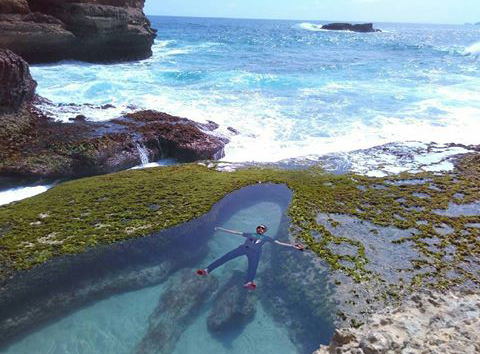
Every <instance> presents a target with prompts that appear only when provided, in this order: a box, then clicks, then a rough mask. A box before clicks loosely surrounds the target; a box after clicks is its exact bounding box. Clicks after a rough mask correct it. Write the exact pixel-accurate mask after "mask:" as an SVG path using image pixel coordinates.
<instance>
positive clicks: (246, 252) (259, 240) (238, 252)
mask: <svg viewBox="0 0 480 354" xmlns="http://www.w3.org/2000/svg"><path fill="white" fill-rule="evenodd" d="M242 236H243V237H246V238H247V239H246V240H245V243H244V244H243V245H241V246H239V247H237V248H235V249H234V250H232V251H230V252H228V253H226V254H225V255H223V256H222V257H220V258H219V259H217V260H216V261H214V262H213V263H212V264H210V265H209V266H208V267H207V270H208V272H209V273H210V272H211V271H213V270H214V269H215V268H218V267H220V266H221V265H222V264H224V263H226V262H228V261H230V260H232V259H234V258H237V257H240V256H247V258H248V270H247V277H246V279H245V280H246V282H250V281H253V279H254V278H255V275H256V274H257V267H258V262H259V261H260V255H261V254H262V246H263V245H264V244H265V243H267V242H272V243H273V242H275V240H274V239H273V238H271V237H269V236H265V235H260V234H252V233H246V232H244V233H243V234H242Z"/></svg>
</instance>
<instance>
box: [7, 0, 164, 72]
mask: <svg viewBox="0 0 480 354" xmlns="http://www.w3.org/2000/svg"><path fill="white" fill-rule="evenodd" d="M143 6H144V0H66V1H65V0H28V1H26V0H2V3H1V4H0V32H1V33H2V36H0V48H8V49H11V50H13V51H14V52H16V53H17V54H19V55H21V56H22V57H23V58H25V60H27V61H28V62H30V63H41V62H52V61H58V60H63V59H77V60H85V61H94V62H98V61H123V60H137V59H144V58H148V57H150V56H151V55H152V51H151V46H152V44H153V40H154V38H155V31H154V30H153V29H152V28H151V26H150V22H149V20H148V19H147V18H146V17H145V15H144V13H143Z"/></svg>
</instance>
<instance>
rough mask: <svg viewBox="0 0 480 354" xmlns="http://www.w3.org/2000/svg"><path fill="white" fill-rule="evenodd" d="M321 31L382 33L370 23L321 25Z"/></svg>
mask: <svg viewBox="0 0 480 354" xmlns="http://www.w3.org/2000/svg"><path fill="white" fill-rule="evenodd" d="M322 29H326V30H331V31H352V32H362V33H368V32H382V31H381V30H379V29H375V28H373V24H372V23H362V24H356V25H352V24H351V23H330V24H328V25H323V26H322Z"/></svg>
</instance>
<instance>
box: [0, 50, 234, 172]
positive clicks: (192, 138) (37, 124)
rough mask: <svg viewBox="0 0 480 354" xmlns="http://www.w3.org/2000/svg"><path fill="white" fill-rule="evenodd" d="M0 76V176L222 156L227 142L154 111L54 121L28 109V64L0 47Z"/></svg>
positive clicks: (209, 127) (208, 128) (31, 86)
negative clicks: (96, 119) (107, 118)
mask: <svg viewBox="0 0 480 354" xmlns="http://www.w3.org/2000/svg"><path fill="white" fill-rule="evenodd" d="M0 78H2V80H1V84H0V123H1V125H2V130H1V131H0V176H4V177H8V176H30V177H80V176H88V175H95V174H103V173H109V172H115V171H120V170H124V169H128V168H130V167H133V166H135V165H139V164H141V163H146V162H149V161H156V160H158V159H160V158H166V157H170V158H175V159H177V160H178V161H181V162H192V161H196V160H204V159H219V158H221V157H223V155H224V146H225V144H226V143H227V142H228V140H227V139H226V138H222V137H219V136H215V135H212V134H211V132H212V131H213V130H215V129H217V128H218V125H217V124H215V123H214V122H209V123H207V124H200V123H195V122H193V121H190V120H188V119H186V118H180V117H174V116H171V115H169V114H166V113H161V112H156V111H138V112H135V113H129V114H126V115H124V116H123V117H119V118H117V119H113V120H110V121H107V122H102V123H96V122H90V121H87V120H85V117H77V119H76V121H75V122H73V123H61V122H55V121H54V120H52V119H50V118H49V117H46V116H45V115H43V114H42V113H41V112H40V111H38V110H37V109H35V108H34V106H33V104H32V100H33V97H34V93H35V87H36V82H35V81H34V80H33V79H32V77H31V76H30V73H29V69H28V64H27V63H26V62H25V61H24V60H23V59H22V58H20V57H19V56H18V55H16V54H14V53H13V52H11V51H9V50H2V49H0ZM36 100H43V101H45V99H42V98H40V97H36ZM2 113H3V114H2ZM82 118H83V119H82Z"/></svg>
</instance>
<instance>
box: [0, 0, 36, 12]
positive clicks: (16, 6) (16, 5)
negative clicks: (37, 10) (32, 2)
mask: <svg viewBox="0 0 480 354" xmlns="http://www.w3.org/2000/svg"><path fill="white" fill-rule="evenodd" d="M29 12H30V8H29V7H28V3H27V0H2V1H1V2H0V14H27V13H29Z"/></svg>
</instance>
